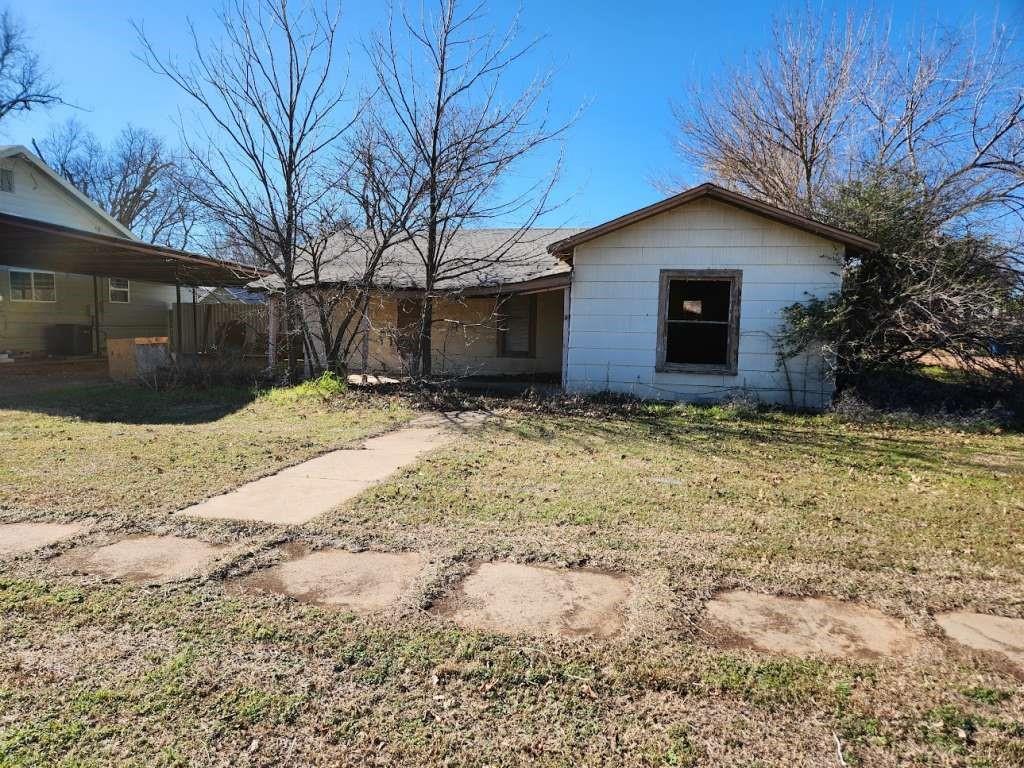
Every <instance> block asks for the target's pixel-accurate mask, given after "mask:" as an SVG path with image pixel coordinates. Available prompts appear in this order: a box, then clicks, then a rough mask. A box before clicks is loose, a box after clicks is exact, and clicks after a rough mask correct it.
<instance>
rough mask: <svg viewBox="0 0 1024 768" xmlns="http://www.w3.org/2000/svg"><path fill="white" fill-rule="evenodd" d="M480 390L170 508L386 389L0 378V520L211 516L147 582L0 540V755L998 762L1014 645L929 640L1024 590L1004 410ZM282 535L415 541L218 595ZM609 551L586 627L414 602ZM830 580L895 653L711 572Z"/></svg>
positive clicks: (1020, 446) (1007, 610)
mask: <svg viewBox="0 0 1024 768" xmlns="http://www.w3.org/2000/svg"><path fill="white" fill-rule="evenodd" d="M487 405H488V406H489V407H491V408H492V409H493V410H494V413H495V416H496V417H497V418H494V419H492V420H491V421H489V422H488V423H487V425H486V426H484V427H483V428H481V429H479V430H476V431H474V432H473V433H472V434H469V435H467V436H465V437H464V438H462V439H460V440H459V441H458V442H457V443H456V444H455V445H453V446H452V447H450V448H447V449H444V450H442V451H440V452H437V453H434V454H430V455H428V456H427V457H426V458H424V459H422V460H421V461H420V462H418V463H417V464H416V465H415V466H413V467H410V468H409V469H408V470H406V471H404V472H402V473H401V474H399V475H398V476H396V477H394V478H393V479H391V480H390V481H388V482H385V483H384V484H382V485H380V486H377V487H376V488H373V489H371V490H370V491H368V492H366V493H364V494H363V495H362V496H360V497H358V498H357V499H355V500H354V501H353V502H351V503H349V504H346V505H344V506H342V507H340V508H339V509H337V510H335V511H334V512H332V513H330V514H328V515H326V516H324V517H321V518H319V519H317V520H314V521H313V522H311V523H309V524H307V525H305V526H302V527H300V528H292V529H283V528H275V527H273V526H268V525H243V524H236V523H227V522H213V521H209V522H205V521H197V520H188V521H185V520H182V519H180V518H175V517H172V516H171V514H170V513H171V512H173V511H174V510H175V509H178V508H180V507H183V506H185V505H186V504H188V503H191V502H194V501H197V500H199V499H201V498H204V497H206V496H209V495H212V494H214V493H218V492H221V491H223V490H225V489H227V488H230V487H233V486H235V485H238V484H239V483H241V482H244V481H246V480H249V479H253V478H255V477H258V476H261V475H263V474H266V473H268V472H271V471H273V470H274V469H276V468H279V467H281V466H284V465H287V464H292V463H295V462H297V461H299V460H301V459H303V458H306V457H309V456H312V455H315V454H318V453H321V452H323V451H325V450H328V449H329V448H332V447H336V446H340V445H344V444H349V443H351V442H353V441H356V440H358V439H359V438H361V437H363V436H365V435H368V434H371V433H373V432H377V431H381V430H384V429H387V428H389V427H391V426H393V425H396V424H399V423H401V422H403V421H405V420H408V419H409V418H411V416H412V414H413V413H414V411H413V409H412V407H411V405H410V404H409V403H408V402H406V401H404V400H402V399H400V398H398V397H394V398H385V397H382V396H379V395H370V394H356V393H349V394H344V395H340V396H335V397H332V398H329V399H327V400H321V399H319V398H317V397H315V396H314V397H309V396H305V397H304V396H292V395H289V394H287V393H277V394H275V395H274V396H269V397H268V396H262V397H256V396H253V395H251V394H249V393H244V392H234V391H229V390H225V391H220V392H212V393H210V392H208V393H188V394H185V393H173V394H170V395H168V394H153V393H147V392H144V391H141V390H135V389H129V388H123V387H114V386H111V385H97V386H92V387H87V388H77V389H64V390H59V391H54V392H44V393H38V394H35V395H27V394H22V395H18V396H17V397H14V398H8V399H7V400H6V401H0V440H2V445H3V446H4V452H3V455H2V457H0V522H12V521H21V520H28V519H47V520H56V519H79V518H82V519H84V518H90V519H92V520H94V521H95V524H94V526H95V527H94V528H93V529H92V532H90V533H89V534H88V536H89V537H91V538H94V539H96V538H102V537H104V536H111V535H114V534H117V535H122V534H126V533H141V532H159V533H175V534H178V535H182V536H191V537H197V538H203V539H205V540H207V541H209V542H211V543H231V544H232V545H233V546H236V547H237V553H236V555H235V556H234V560H233V561H232V562H231V563H229V564H228V565H227V566H226V567H224V568H220V569H218V570H217V571H216V572H215V573H214V574H213V575H212V576H210V577H209V578H205V579H192V580H187V581H181V582H176V583H173V584H169V585H164V586H158V587H143V586H139V585H134V584H129V583H119V582H110V581H104V580H102V579H97V578H93V577H85V576H74V575H68V574H66V573H63V572H61V571H60V570H59V569H57V568H56V567H55V566H54V564H53V560H54V556H55V555H58V554H60V553H62V552H65V551H67V550H68V549H69V548H71V547H73V546H74V545H75V544H74V542H66V543H61V544H58V545H54V546H51V547H49V548H47V549H45V550H41V551H40V552H36V553H31V554H28V555H21V556H17V557H15V558H11V559H8V560H7V561H6V562H4V563H3V564H0V628H2V634H0V638H2V639H0V766H23V765H66V766H72V765H74V766H79V765H146V766H158V765H196V764H199V765H275V764H280V765H339V764H347V765H367V764H379V765H431V766H433V765H459V766H461V765H480V766H484V765H495V766H496V765H514V764H528V765H684V766H686V765H690V766H695V765H714V766H748V767H752V766H776V765H782V764H786V765H790V766H815V767H817V766H825V765H841V764H846V765H864V766H886V765H893V766H895V765H934V766H978V767H980V766H1019V765H1021V764H1024V746H1022V745H1024V693H1022V689H1021V677H1020V673H1019V672H1017V671H1015V670H1014V669H1013V668H1012V667H1010V666H1009V665H1008V664H1005V663H1001V662H1000V661H999V659H998V658H995V657H990V656H984V655H978V654H974V653H971V652H968V651H966V650H965V649H963V648H961V647H959V646H956V645H954V644H953V643H950V642H949V641H948V640H945V639H944V638H943V637H942V635H941V632H940V630H939V628H938V626H937V625H936V623H935V620H934V616H935V614H937V613H939V612H941V611H945V610H951V609H958V608H966V609H967V610H971V611H979V612H986V613H994V614H999V615H1002V616H1009V617H1017V618H1024V436H1022V435H1020V434H1016V433H1010V434H1003V433H998V432H995V431H961V430H956V429H951V428H949V427H943V426H929V425H926V424H920V423H918V424H907V423H896V422H891V423H887V422H879V421H873V422H867V423H853V422H849V421H844V420H842V419H840V418H838V417H836V416H828V415H826V416H795V415H788V414H780V413H758V412H745V411H742V410H733V409H727V408H697V407H689V406H679V407H668V406H657V405H650V406H629V407H621V408H620V407H611V406H603V405H600V404H597V403H587V402H583V403H573V404H569V405H563V406H562V407H559V408H548V407H544V406H538V405H536V404H534V403H527V402H513V401H507V402H502V401H492V402H490V403H487ZM289 541H295V542H301V543H303V544H305V545H306V546H310V547H321V546H333V547H341V548H348V549H374V550H392V551H418V552H422V553H424V554H425V556H426V558H427V559H429V562H430V576H429V578H426V579H424V580H423V581H422V582H420V583H418V585H417V587H416V589H415V590H414V593H413V594H410V595H408V596H407V598H406V599H404V600H403V601H401V603H400V604H399V605H398V606H396V607H395V608H394V609H393V610H388V611H384V612H382V613H377V614H374V615H355V614H352V613H348V612H344V611H332V610H329V609H325V608H321V607H317V606H316V605H313V604H308V603H303V602H297V601H294V600H291V599H288V598H284V597H280V596H271V595H262V596H261V595H253V594H245V595H240V594H238V593H237V592H236V591H235V590H233V589H232V584H233V583H234V582H235V581H236V580H237V579H238V577H239V576H240V575H245V574H246V573H251V572H253V571H254V570H255V569H258V568H260V567H262V566H265V565H266V564H268V563H272V562H275V560H276V559H278V558H279V557H280V555H279V554H278V553H279V550H280V548H281V547H282V545H284V544H286V543H287V542H289ZM495 560H511V561H516V562H521V563H526V562H530V563H543V564H547V565H552V566H557V567H565V566H573V567H586V568H588V569H592V570H602V571H613V572H617V573H622V574H626V575H628V576H629V577H631V578H632V580H633V584H634V585H635V587H634V588H635V593H636V594H635V596H634V599H632V600H631V602H630V607H629V610H628V614H627V615H626V616H625V618H624V629H623V631H622V632H621V634H620V635H618V636H616V637H614V638H612V639H609V640H592V639H572V638H555V637H525V636H510V635H505V634H494V633H487V632H479V631H470V630H467V629H462V628H459V627H458V626H456V625H455V624H454V623H452V622H451V621H450V620H448V619H447V618H445V617H443V616H439V615H437V613H436V612H434V611H431V610H430V609H431V607H432V606H434V605H435V604H436V603H438V601H440V600H441V599H443V596H444V595H445V594H446V593H448V592H449V591H450V590H451V589H453V587H454V585H456V584H458V583H459V580H460V579H461V578H462V577H463V576H464V575H465V574H466V573H467V572H468V571H469V570H470V568H471V567H472V566H473V565H474V564H477V563H480V562H487V561H495ZM736 588H740V589H746V590H750V591H754V592H762V593H771V594H779V595H822V596H832V597H836V598H840V599H843V600H849V601H856V602H858V603H860V604H863V605H865V606H869V607H872V608H877V609H879V610H881V611H884V612H885V613H886V614H888V615H890V616H893V617H896V618H898V619H899V620H900V621H902V622H904V623H905V624H906V626H907V627H909V628H910V629H912V630H913V631H914V632H916V633H918V634H919V635H920V637H921V638H922V640H921V649H920V650H919V651H918V652H916V653H914V654H912V655H910V656H909V657H907V658H900V659H887V658H880V659H875V660H863V659H861V660H850V659H845V660H844V659H832V658H827V657H820V656H814V655H811V656H806V657H798V656H785V655H779V654H772V653H765V652H759V651H754V650H748V649H744V648H740V647H736V646H735V645H731V644H729V643H725V642H723V640H722V638H721V637H719V636H716V635H715V634H713V633H710V632H708V631H707V630H706V629H705V627H704V624H703V620H704V613H705V605H706V602H707V600H708V599H709V598H710V597H711V596H712V595H714V594H716V593H719V592H721V591H722V590H728V589H736Z"/></svg>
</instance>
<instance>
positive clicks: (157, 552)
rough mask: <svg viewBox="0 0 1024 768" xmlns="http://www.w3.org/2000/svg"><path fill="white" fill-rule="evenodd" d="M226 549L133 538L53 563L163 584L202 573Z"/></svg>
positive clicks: (78, 551)
mask: <svg viewBox="0 0 1024 768" xmlns="http://www.w3.org/2000/svg"><path fill="white" fill-rule="evenodd" d="M225 549H227V547H226V546H223V545H216V544H207V543H206V542H205V541H199V540H198V539H183V538H180V537H178V536H131V537H129V538H127V539H122V540H121V541H118V542H115V543H113V544H108V545H107V546H104V547H96V548H92V547H90V548H80V549H74V550H72V551H70V552H68V553H67V554H65V555H62V556H61V557H59V558H57V560H55V561H54V562H55V563H56V565H57V566H58V567H59V568H63V569H65V570H73V571H82V572H84V573H88V574H95V575H97V576H103V577H104V578H109V579H123V580H125V581H134V582H139V583H147V584H160V583H163V582H168V581H175V580H178V579H185V578H189V577H192V576H198V575H200V574H202V572H203V571H204V570H205V569H207V568H208V567H209V566H210V565H211V564H212V563H213V562H214V561H215V560H216V559H217V557H218V555H220V554H221V553H222V552H223V551H224V550H225Z"/></svg>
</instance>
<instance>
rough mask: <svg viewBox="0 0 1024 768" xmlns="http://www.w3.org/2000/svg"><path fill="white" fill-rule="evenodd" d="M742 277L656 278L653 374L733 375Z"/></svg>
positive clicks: (678, 274)
mask: <svg viewBox="0 0 1024 768" xmlns="http://www.w3.org/2000/svg"><path fill="white" fill-rule="evenodd" d="M742 276H743V273H742V272H740V271H738V270H714V269H706V270H705V269H695V270H665V271H663V272H662V273H661V292H660V309H659V328H658V370H661V371H689V372H691V373H725V374H729V375H732V376H735V375H736V370H737V361H738V355H737V352H738V347H739V335H740V334H739V331H740V282H741V279H742Z"/></svg>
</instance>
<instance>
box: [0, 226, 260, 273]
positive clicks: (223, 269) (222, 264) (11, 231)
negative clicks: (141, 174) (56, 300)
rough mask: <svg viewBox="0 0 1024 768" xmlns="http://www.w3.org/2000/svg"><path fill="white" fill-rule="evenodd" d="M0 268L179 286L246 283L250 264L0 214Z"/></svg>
mask: <svg viewBox="0 0 1024 768" xmlns="http://www.w3.org/2000/svg"><path fill="white" fill-rule="evenodd" d="M0 242H2V243H3V253H2V254H0V264H4V265H6V266H9V267H24V268H26V269H45V270H51V271H53V272H71V273H74V274H79V275H95V276H97V277H125V278H128V279H131V280H144V281H148V282H153V283H168V284H174V283H180V284H182V285H194V286H199V285H218V286H220V285H246V284H247V283H249V282H251V281H252V280H255V279H257V278H259V277H261V276H263V273H262V272H261V271H260V270H258V269H256V268H254V267H251V266H247V265H244V264H236V263H233V262H229V261H220V260H217V259H210V258H207V257H205V256H200V255H198V254H195V253H189V252H187V251H179V250H177V249H174V248H167V247H165V246H162V245H152V244H150V243H144V242H141V241H139V240H128V239H127V238H123V237H116V236H113V235H102V234H98V233H95V232H85V231H83V230H80V229H73V228H71V227H65V226H61V225H60V224H51V223H49V222H45V221H38V220H36V219H26V218H23V217H21V216H13V215H11V214H7V213H0Z"/></svg>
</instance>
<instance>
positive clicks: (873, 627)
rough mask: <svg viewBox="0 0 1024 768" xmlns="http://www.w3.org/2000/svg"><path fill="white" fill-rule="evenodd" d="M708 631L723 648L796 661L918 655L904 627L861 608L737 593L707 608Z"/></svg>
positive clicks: (824, 600) (835, 602)
mask: <svg viewBox="0 0 1024 768" xmlns="http://www.w3.org/2000/svg"><path fill="white" fill-rule="evenodd" d="M705 628H706V629H707V630H709V631H710V633H711V634H712V635H717V636H718V637H719V639H720V640H721V641H722V643H723V644H724V645H727V646H738V647H741V648H753V649H755V650H759V651H770V652H776V653H785V654H791V655H794V656H835V657H839V658H854V659H866V660H873V659H877V658H881V657H884V656H904V655H908V654H911V653H914V652H916V651H917V649H918V648H919V647H920V640H921V638H920V637H919V636H918V635H917V633H916V632H914V631H912V630H911V629H910V628H908V627H907V626H906V625H905V624H904V623H903V622H902V621H899V620H898V619H895V618H893V617H892V616H887V615H885V614H884V613H882V612H881V611H877V610H875V609H874V608H870V607H868V606H865V605H860V604H858V603H848V602H842V601H840V600H834V599H831V598H812V597H804V598H794V597H779V596H777V595H765V594H759V593H757V592H747V591H744V590H734V591H731V592H722V593H719V594H718V595H716V596H715V598H714V599H713V600H711V601H709V602H708V604H707V619H706V621H705Z"/></svg>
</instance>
